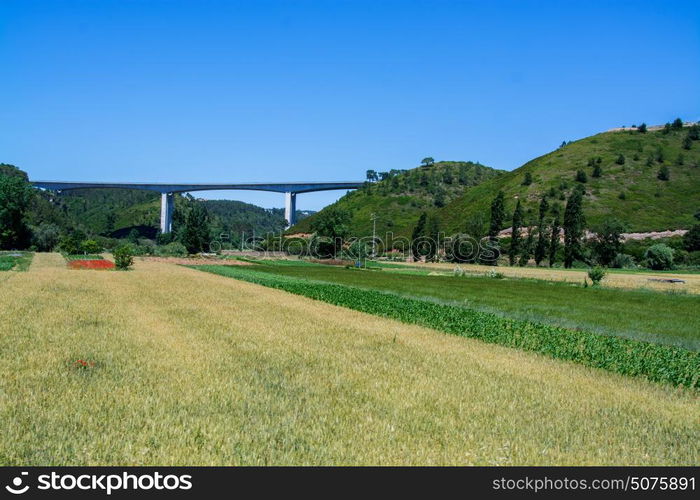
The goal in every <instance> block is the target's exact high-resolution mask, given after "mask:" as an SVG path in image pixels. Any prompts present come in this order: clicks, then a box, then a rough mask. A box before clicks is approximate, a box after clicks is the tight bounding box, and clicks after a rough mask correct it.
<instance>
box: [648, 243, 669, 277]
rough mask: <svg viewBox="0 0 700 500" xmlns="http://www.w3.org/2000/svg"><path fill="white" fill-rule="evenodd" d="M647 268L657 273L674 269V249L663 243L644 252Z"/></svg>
mask: <svg viewBox="0 0 700 500" xmlns="http://www.w3.org/2000/svg"><path fill="white" fill-rule="evenodd" d="M644 259H645V260H646V262H647V266H649V267H650V268H652V269H654V270H657V271H664V270H667V269H672V268H673V249H672V248H671V247H669V246H667V245H664V244H663V243H657V244H656V245H652V246H650V247H649V248H647V251H646V252H644Z"/></svg>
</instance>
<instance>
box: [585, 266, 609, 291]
mask: <svg viewBox="0 0 700 500" xmlns="http://www.w3.org/2000/svg"><path fill="white" fill-rule="evenodd" d="M606 274H607V273H606V272H605V269H604V268H602V267H600V266H595V267H594V268H591V269H589V270H588V277H589V278H590V279H591V281H592V282H593V286H598V285H599V284H600V282H601V281H602V280H603V278H605V275H606Z"/></svg>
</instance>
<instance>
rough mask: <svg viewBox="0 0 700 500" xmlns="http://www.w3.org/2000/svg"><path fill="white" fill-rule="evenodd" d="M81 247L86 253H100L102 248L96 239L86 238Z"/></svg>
mask: <svg viewBox="0 0 700 500" xmlns="http://www.w3.org/2000/svg"><path fill="white" fill-rule="evenodd" d="M80 249H81V250H82V251H83V252H85V253H92V254H94V253H100V252H101V251H102V248H100V245H99V244H98V243H97V242H96V241H95V240H85V241H83V242H82V243H81V244H80Z"/></svg>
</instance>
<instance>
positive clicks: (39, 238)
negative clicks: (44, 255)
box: [32, 222, 61, 252]
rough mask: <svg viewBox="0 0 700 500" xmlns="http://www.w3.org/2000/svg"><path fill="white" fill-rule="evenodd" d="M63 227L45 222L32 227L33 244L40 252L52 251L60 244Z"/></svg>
mask: <svg viewBox="0 0 700 500" xmlns="http://www.w3.org/2000/svg"><path fill="white" fill-rule="evenodd" d="M60 237H61V229H60V228H59V227H58V226H57V225H56V224H51V223H48V222H44V223H41V224H39V225H38V226H35V227H33V228H32V245H34V246H35V247H36V249H37V250H38V251H40V252H51V251H53V249H54V248H56V246H57V245H58V242H59V239H60Z"/></svg>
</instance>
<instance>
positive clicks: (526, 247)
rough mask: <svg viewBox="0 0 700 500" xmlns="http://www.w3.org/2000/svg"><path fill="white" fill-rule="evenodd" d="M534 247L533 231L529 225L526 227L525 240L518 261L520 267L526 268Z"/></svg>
mask: <svg viewBox="0 0 700 500" xmlns="http://www.w3.org/2000/svg"><path fill="white" fill-rule="evenodd" d="M534 246H535V231H534V228H533V227H532V226H531V225H529V224H528V225H527V239H526V240H525V243H524V244H523V245H522V250H521V251H520V261H519V264H520V265H521V266H526V265H527V263H528V262H529V261H530V256H531V255H532V250H533V247H534Z"/></svg>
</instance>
